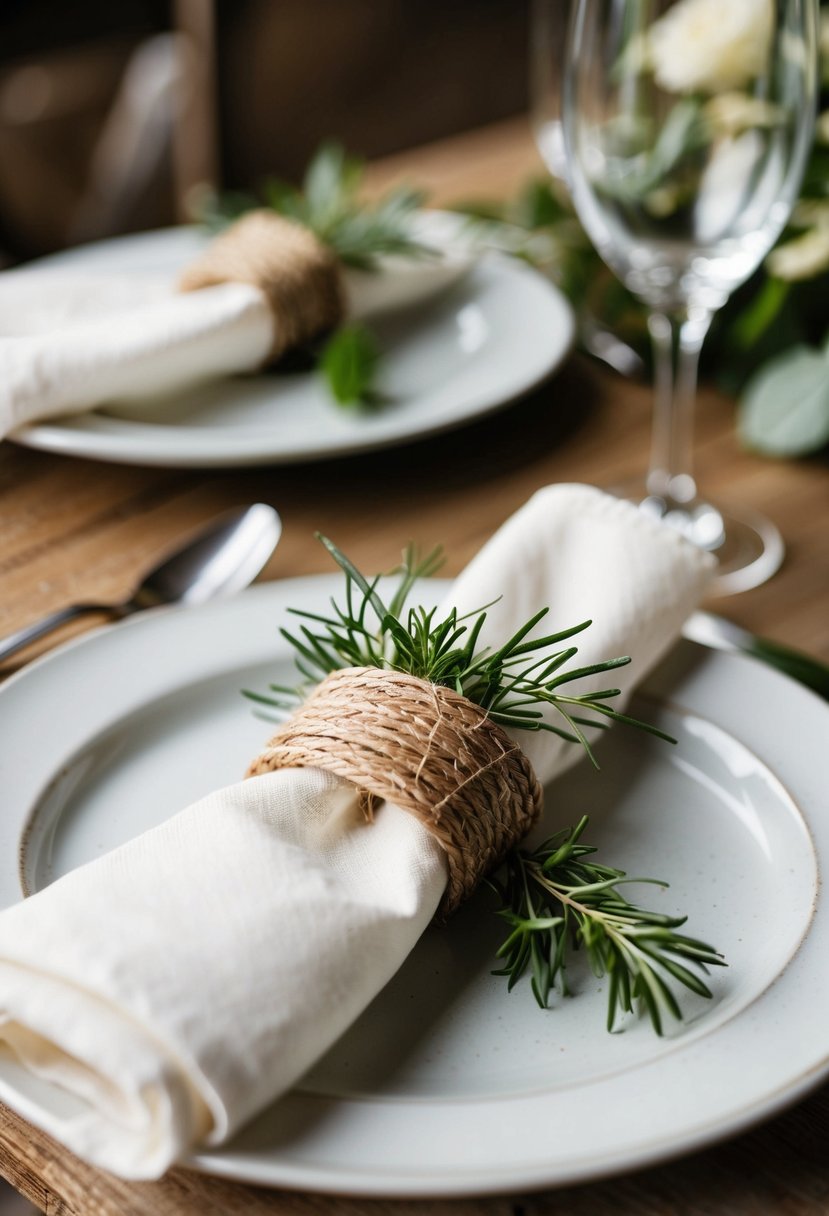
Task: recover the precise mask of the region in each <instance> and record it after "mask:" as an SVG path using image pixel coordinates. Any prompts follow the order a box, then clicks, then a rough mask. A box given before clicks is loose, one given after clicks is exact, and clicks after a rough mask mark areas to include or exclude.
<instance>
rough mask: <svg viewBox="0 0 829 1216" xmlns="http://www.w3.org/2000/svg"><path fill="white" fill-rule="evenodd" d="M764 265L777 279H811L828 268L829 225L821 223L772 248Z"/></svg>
mask: <svg viewBox="0 0 829 1216" xmlns="http://www.w3.org/2000/svg"><path fill="white" fill-rule="evenodd" d="M766 265H767V266H768V268H769V270H770V271H771V273H772V274H773V275H774V276H775V278H778V279H788V280H789V281H796V280H798V279H813V278H814V277H815V276H816V275H819V274H823V272H824V271H825V270H829V226H826V225H822V226H820V227H818V228H812V230H811V231H810V232H805V233H804V234H803V236H798V237H795V239H794V240H793V241H787V242H786V244H785V245H780V246H779V247H778V248H777V249H775V250H773V251H772V253H770V254H769V256H768V258H767V259H766Z"/></svg>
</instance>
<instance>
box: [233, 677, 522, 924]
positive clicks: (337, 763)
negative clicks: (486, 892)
mask: <svg viewBox="0 0 829 1216" xmlns="http://www.w3.org/2000/svg"><path fill="white" fill-rule="evenodd" d="M279 768H321V769H325V770H327V771H328V772H330V773H336V774H337V776H339V777H343V778H345V779H346V780H347V781H351V782H353V784H354V785H355V786H357V788H358V790H360V792H361V794H362V795H363V807H364V809H365V811H366V813H367V815H368V817H369V818H370V817H371V810H372V805H373V803H374V801H375V800H382V799H388V800H389V801H390V802H393V803H395V804H396V805H397V806H399V807H402V808H403V809H404V810H406V811H408V812H409V813H410V814H412V815H414V816H415V817H416V818H417V819H419V820H420V822H421V823H422V824H423V825H424V826H425V827H426V828H428V830H429V831H430V832H431V833H432V835H433V836H434V837H435V838H436V840H437V841H438V843H439V844H440V846H441V848H442V849H443V850H444V852H445V853H446V859H447V862H448V869H449V882H448V885H447V888H446V891H445V893H444V897H443V900H442V903H441V906H440V908H439V910H438V919H440V920H445V919H446V917H448V916H449V915H450V914H451V913H452V912H454V911H455V909H456V908H457V907H458V905H459V904H460V903H461V902H462V901H463V900H464V899H466V898H467V897H468V896H469V895H470V894H471V893H472V891H473V890H474V889H475V887H476V886H477V884H478V883H479V882H480V881H481V879H482V878H483V877H484V875H485V874H487V873H488V872H489V871H490V870H492V869H493V868H494V867H495V866H496V865H497V864H498V863H499V862H500V861H501V860H502V858H503V857H504V856H505V855H506V853H507V852H508V851H509V850H510V849H511V848H512V847H513V845H515V844H516V843H517V842H518V841H519V840H521V839H522V837H523V836H525V835H526V833H527V832H528V831H529V829H530V828H531V827H532V825H533V823H534V822H535V820H536V819H537V818H538V815H539V814H540V812H541V806H542V799H543V794H542V790H541V786H540V784H539V782H538V780H537V778H536V776H535V773H534V772H533V768H532V765H531V764H530V762H529V760H528V759H527V757H526V756H525V755H524V753H523V752H522V750H521V748H520V747H519V746H518V745H517V744H516V743H514V742H513V741H512V740H511V739H510V738H509V736H508V735H507V734H506V733H505V731H504V730H502V728H501V727H500V726H498V724H497V723H495V722H492V721H491V720H490V719H489V718H488V717H487V715H486V713H485V711H484V710H483V709H481V708H480V706H478V705H475V704H474V703H473V702H472V701H469V700H467V699H466V697H463V696H460V695H459V694H458V693H456V692H454V691H453V690H452V689H449V688H443V687H440V686H438V685H435V684H430V683H429V682H428V681H426V680H421V679H418V678H417V677H415V676H410V675H406V674H403V673H400V672H393V671H382V670H380V669H379V668H375V667H349V668H344V669H343V670H341V671H335V672H332V673H331V674H330V675H328V676H326V677H325V679H324V680H323V681H322V682H321V683H320V684H319V685H318V687H317V688H316V690H315V691H314V692H313V693H312V694H311V696H310V697H309V698H308V700H307V701H306V702H305V703H304V704H303V705H302V706H301V707H300V708H299V709H298V710H297V711H296V713H294V714H293V715H292V716H291V717H290V718H289V719H288V720H287V721H286V722H285V723H284V724H283V725H281V726H280V728H279V730H278V731H277V732H276V734H275V735H274V736H273V738H272V739H271V740H270V742H269V743H268V745H267V746H266V747H265V749H264V751H263V752H262V753H261V755H259V756H258V757H257V759H256V760H254V762H253V763H252V764H251V766H250V768H249V769H248V772H247V776H249V777H253V776H257V775H259V774H261V773H267V772H271V771H273V770H274V769H279Z"/></svg>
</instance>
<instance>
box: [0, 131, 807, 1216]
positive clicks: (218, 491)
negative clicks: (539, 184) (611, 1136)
mask: <svg viewBox="0 0 829 1216" xmlns="http://www.w3.org/2000/svg"><path fill="white" fill-rule="evenodd" d="M537 168H538V164H537V160H536V158H535V153H534V152H533V149H532V145H531V141H530V139H529V135H528V133H527V130H526V125H525V124H524V123H523V122H522V123H521V124H518V123H507V124H500V125H499V126H498V127H494V128H489V129H487V130H484V131H478V132H473V133H471V134H470V135H468V136H463V137H459V138H455V139H452V140H449V141H445V142H444V143H442V144H440V145H436V146H433V147H430V148H425V149H419V150H416V151H414V152H411V153H407V154H406V155H405V156H400V157H395V158H393V159H392V160H389V161H386V162H383V163H382V164H378V165H376V166H373V168H372V172H371V184H372V186H373V188H379V187H380V186H382V185H385V184H386V183H388V182H389V181H391V180H396V179H398V178H400V177H403V176H406V177H408V178H409V179H411V180H416V181H418V182H425V183H426V184H427V185H428V186H430V187H431V189H432V190H433V196H434V199H435V201H436V202H438V203H439V202H442V201H445V200H447V199H452V198H469V197H473V196H474V197H481V196H484V195H487V196H490V197H491V196H495V195H498V194H503V193H505V192H507V191H510V190H512V189H513V188H514V187H515V186H516V185H517V184H518V183H519V182H520V181H521V180H523V178H524V177H525V176H526V175H527V174H528V173H530V172H533V171H536V170H537ZM733 410H734V406H733V402H731V401H729V400H728V399H727V398H724V397H722V396H721V395H720V394H718V393H716V392H713V391H711V390H708V389H706V390H704V391H703V392H702V393H701V397H700V407H699V420H698V436H697V453H698V474H699V480H700V482H701V483H702V485H703V487H704V489H705V490H707V491H708V492H710V494H711V495H712V496H715V497H718V498H719V499H721V500H722V501H724V502H727V501H729V500H730V501H732V502H734V503H739V504H741V505H743V506H748V507H754V508H756V509H760V510H763V511H765V512H766V513H767V514H768V515H770V516H771V517H772V518H773V519H774V520H775V521H776V522H777V524H778V525H779V527H780V528H781V531H782V532H783V534H784V537H785V540H786V544H787V558H786V562H785V565H784V567H783V569H782V570H781V571H780V573H779V574H778V575H777V576H776V577H775V578H774V579H773V580H772V581H771V582H769V583H768V584H767V585H766V586H764V587H761V588H758V589H757V590H755V591H752V592H749V593H747V594H745V595H743V596H735V597H732V598H731V599H728V600H719V601H716V602H712V604H711V605H710V607H712V608H713V609H715V610H716V611H718V612H720V613H722V614H723V615H726V616H728V617H730V618H731V619H732V620H734V621H736V622H738V623H739V624H741V625H744V626H745V627H746V628H748V629H750V630H752V631H754V632H757V633H761V634H764V635H765V636H767V637H771V638H774V639H776V640H778V641H781V642H785V643H788V644H790V645H793V646H797V647H800V648H802V649H805V650H807V651H810V652H811V653H813V654H815V655H818V656H820V657H823V658H824V659H829V610H828V609H829V529H828V528H827V514H828V512H827V507H829V476H827V467H826V462H825V460H823V459H815V460H811V461H803V462H798V463H794V462H777V461H769V460H764V459H761V458H759V457H755V456H750V455H748V454H747V453H745V452H742V451H741V450H740V449H739V448H738V446H737V444H736V441H735V437H734V431H733ZM649 411H650V395H649V392H648V389H647V387H646V386H644V385H638V384H632V383H629V382H625V381H622V380H621V379H619V378H618V377H616V376H614V375H612V374H611V373H609V372H606V371H604V370H603V369H600V368H599V367H598V366H597V365H596V364H593V363H591V362H588V361H587V360H584V359H582V358H580V357H573V358H572V359H571V360H570V361H569V362H568V364H567V365H566V367H565V368H564V369H563V370H562V371H561V373H560V374H559V375H558V376H556V377H555V378H554V379H553V380H551V381H550V382H549V383H547V384H546V385H545V386H543V387H542V388H541V389H539V390H538V391H536V392H535V393H534V394H533V395H532V396H530V397H528V398H526V399H525V400H523V401H522V402H519V403H517V404H516V405H513V406H511V407H510V408H509V409H507V410H505V411H504V412H503V413H501V414H498V415H495V416H492V417H490V418H487V419H485V420H482V421H480V422H478V423H476V424H474V425H472V426H470V427H467V428H465V429H464V430H462V431H458V432H455V433H452V434H449V435H445V436H442V437H440V438H437V439H432V440H428V441H424V442H420V443H417V444H412V445H409V446H407V447H404V448H398V449H395V450H392V451H389V452H386V453H383V454H381V455H373V456H361V457H351V458H348V459H345V460H341V461H336V462H332V463H330V464H318V465H303V466H291V467H285V468H270V469H246V470H241V471H235V470H228V471H219V472H217V471H209V472H200V471H187V472H177V471H171V470H153V469H146V468H138V467H136V468H130V467H122V466H114V465H108V464H103V463H94V462H91V461H84V460H71V459H66V458H61V457H56V456H51V455H46V454H43V453H38V452H31V451H28V450H26V449H23V448H20V447H16V446H15V445H13V444H11V443H3V444H0V635H3V634H5V633H7V632H10V631H11V630H13V629H16V628H19V627H20V626H22V625H24V624H26V623H28V622H29V621H32V620H34V619H35V618H37V617H39V616H41V615H42V614H44V613H46V612H48V611H50V610H52V609H53V608H57V607H60V606H62V605H64V604H67V603H69V602H71V601H73V600H78V599H84V600H90V599H100V600H102V601H107V600H117V599H118V598H119V597H122V596H124V595H126V594H127V593H128V592H129V590H130V589H131V587H132V585H133V584H134V582H135V581H136V579H137V577H138V575H139V574H140V573H141V571H142V570H143V569H144V568H145V567H146V566H147V565H148V564H149V563H151V562H153V561H154V560H155V559H156V558H157V557H158V556H159V555H160V554H162V553H163V552H164V550H165V549H166V548H167V547H169V546H170V545H172V544H177V543H178V542H179V541H181V539H182V538H183V537H184V536H185V535H186V534H187V533H188V532H190V531H195V530H196V529H197V528H198V527H199V526H200V525H201V524H203V523H204V522H205V521H207V520H208V519H209V518H210V517H211V516H213V515H214V514H215V513H216V512H218V511H221V510H224V509H226V508H227V507H229V506H233V505H236V504H240V503H246V502H253V501H256V500H261V501H265V502H270V503H272V504H273V505H274V506H276V507H277V508H278V509H279V511H280V513H281V514H282V518H283V522H284V525H285V530H284V534H283V539H282V541H281V543H280V545H279V548H278V549H277V551H276V553H275V554H274V557H273V558H272V560H271V562H270V563H269V565H268V567H267V569H266V571H265V573H264V575H263V577H264V578H286V577H290V576H292V575H299V574H308V573H313V572H316V571H323V570H326V569H330V565H329V563H328V561H327V560H326V556H325V554H324V553H323V551H322V550H321V549H320V547H319V546H318V545H317V544H316V543H315V542H314V540H313V533H314V531H315V530H317V529H321V530H322V531H324V532H326V533H327V534H328V535H331V536H332V537H334V538H335V539H336V540H337V541H338V542H339V543H340V544H341V545H342V546H343V547H344V548H345V549H346V550H347V551H348V552H349V554H350V555H351V556H352V557H354V558H355V559H356V561H357V562H358V563H359V564H361V565H363V566H364V567H368V568H370V569H371V568H374V569H382V568H386V567H389V566H391V565H392V564H393V563H394V562H395V560H396V558H397V556H398V554H399V551H400V548H401V546H402V545H403V544H404V543H405V542H406V541H407V540H409V539H413V540H415V541H418V542H420V543H421V544H423V545H430V544H434V543H438V542H440V543H442V544H444V545H445V546H446V549H447V551H448V563H447V571H446V572H447V573H449V574H452V573H454V572H456V571H458V570H459V569H460V568H461V567H462V566H463V565H464V564H465V563H466V561H468V559H469V558H470V557H471V556H472V554H473V553H474V552H475V551H476V550H477V549H478V547H479V546H480V545H481V543H482V542H483V541H484V540H485V539H486V538H487V537H488V536H489V535H490V534H491V533H492V532H493V531H494V529H495V528H497V527H498V525H499V524H500V523H502V522H503V520H504V519H505V518H506V517H507V516H508V515H509V514H510V513H511V512H512V511H513V510H515V509H516V508H517V507H518V506H520V504H521V503H522V502H523V501H524V500H525V499H526V498H527V497H528V496H529V495H530V494H531V493H532V492H533V490H535V489H536V488H537V487H539V486H541V485H544V484H547V483H548V482H553V481H588V482H592V483H595V484H597V485H605V486H612V485H614V484H616V483H618V482H619V481H622V480H624V479H627V478H629V477H632V476H634V475H636V474H638V473H640V472H641V471H642V469H643V466H644V462H645V459H646V453H647V442H648V423H649ZM94 623H95V622H93V621H89V622H84V623H83V624H82V625H80V626H79V625H76V626H75V627H74V628H75V630H76V631H78V630H79V629H85V628H89V627H90V626H91V625H92V624H94ZM70 632H71V631H70V630H67V631H64V633H63V634H62V635H61V638H63V637H66V636H69V635H70ZM56 640H57V639H56V638H54V637H53V638H50V639H47V640H44V641H43V642H41V643H39V644H36V645H35V646H32V647H31V648H30V649H29V650H28V651H26V652H21V654H20V655H18V656H15V657H14V658H13V659H11V660H9V661H8V662H7V663H6V664H5V666H2V667H0V675H2V674H9V673H10V672H12V671H13V670H15V669H16V668H17V667H19V666H21V665H22V664H23V663H25V662H28V661H29V660H30V659H31V658H33V657H34V656H35V655H36V654H38V653H39V652H40V651H42V650H44V649H47V648H49V647H51V646H53V645H54V644H55V641H56ZM769 712H773V707H769ZM0 728H1V726H0ZM785 729H793V728H792V727H791V724H781V730H785ZM828 1037H829V1036H828ZM780 1050H781V1051H782V1050H785V1043H784V1042H783V1041H782V1040H781V1047H780ZM631 1117H632V1118H635V1111H632V1112H631ZM551 1134H554V1133H553V1132H551ZM827 1143H829V1088H826V1087H824V1088H822V1089H819V1090H818V1091H817V1092H816V1093H814V1094H813V1095H812V1096H811V1097H810V1098H808V1099H807V1100H806V1101H804V1102H801V1103H800V1104H799V1105H798V1106H796V1107H795V1108H793V1109H792V1110H790V1111H789V1112H788V1113H785V1114H782V1115H779V1116H778V1117H777V1118H775V1119H773V1120H772V1121H771V1122H768V1123H766V1124H765V1125H764V1126H763V1127H761V1128H759V1129H757V1130H755V1131H750V1132H746V1133H744V1134H743V1135H742V1136H740V1137H739V1138H737V1139H735V1140H733V1141H732V1142H730V1143H728V1144H723V1145H719V1146H717V1147H714V1148H710V1149H708V1150H707V1151H705V1152H702V1153H697V1154H695V1155H693V1156H690V1157H688V1158H686V1159H684V1160H683V1161H681V1162H676V1163H674V1164H668V1165H664V1166H661V1167H659V1168H656V1169H650V1170H646V1171H642V1172H639V1173H637V1174H633V1175H631V1176H629V1177H625V1178H620V1179H615V1180H612V1181H603V1182H597V1183H594V1184H592V1185H589V1186H584V1187H579V1188H568V1189H567V1190H561V1191H556V1192H551V1193H549V1194H546V1195H533V1196H525V1197H503V1198H493V1199H491V1200H479V1199H476V1200H469V1201H440V1200H434V1201H419V1202H393V1201H368V1200H363V1199H347V1198H343V1199H333V1198H331V1197H321V1196H313V1195H304V1196H303V1195H295V1194H289V1193H283V1192H269V1191H264V1190H258V1189H255V1188H250V1187H245V1186H240V1185H234V1184H231V1183H226V1182H221V1181H218V1180H215V1179H209V1178H206V1177H202V1176H200V1175H197V1174H194V1173H189V1172H186V1171H182V1170H175V1171H173V1172H172V1173H171V1174H170V1175H168V1176H167V1177H166V1178H165V1179H164V1180H162V1181H161V1182H158V1183H149V1184H142V1185H136V1184H128V1183H125V1182H122V1181H120V1180H118V1179H115V1178H112V1177H110V1176H108V1175H105V1174H103V1173H101V1172H100V1171H97V1170H93V1169H91V1168H90V1167H88V1166H86V1165H84V1164H83V1163H81V1162H80V1161H78V1160H77V1159H76V1158H74V1157H72V1156H71V1154H69V1153H67V1152H66V1151H65V1150H64V1149H62V1148H61V1147H59V1146H58V1145H56V1144H55V1143H54V1142H53V1141H51V1140H50V1139H49V1138H48V1137H46V1136H44V1135H42V1134H41V1133H39V1132H37V1131H35V1130H34V1129H33V1128H31V1127H29V1126H28V1125H26V1124H24V1123H23V1122H22V1121H21V1120H20V1119H18V1118H17V1117H16V1116H14V1115H12V1114H11V1113H10V1112H5V1111H2V1109H0V1173H2V1174H3V1175H4V1176H5V1177H6V1178H8V1179H9V1180H10V1181H11V1182H12V1183H13V1184H14V1185H15V1186H16V1187H17V1188H18V1189H19V1190H20V1191H21V1192H22V1193H23V1194H25V1195H26V1196H28V1197H29V1198H30V1199H31V1200H32V1201H33V1202H34V1203H35V1204H36V1205H37V1206H38V1207H39V1208H40V1209H41V1210H42V1211H44V1212H48V1213H50V1216H58V1214H67V1216H68V1214H71V1216H139V1214H140V1216H185V1214H186V1216H191V1214H192V1216H197V1214H198V1216H213V1214H214V1213H215V1214H216V1216H219V1214H222V1216H231V1214H235V1213H243V1212H244V1213H245V1214H246V1216H258V1214H259V1213H263V1214H264V1213H274V1214H277V1213H278V1214H280V1216H316V1214H318V1213H332V1216H357V1214H358V1213H359V1214H360V1216H362V1214H365V1216H444V1214H445V1216H472V1214H473V1213H480V1214H482V1216H507V1214H511V1216H522V1214H523V1216H564V1214H565V1213H567V1214H572V1216H611V1213H613V1214H614V1216H617V1214H618V1213H620V1212H621V1213H631V1214H635V1216H818V1214H825V1213H827V1212H829V1154H827V1151H826V1145H827Z"/></svg>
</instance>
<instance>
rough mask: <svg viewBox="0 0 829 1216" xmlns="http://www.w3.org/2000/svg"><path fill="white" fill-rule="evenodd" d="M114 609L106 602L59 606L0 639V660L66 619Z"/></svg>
mask: <svg viewBox="0 0 829 1216" xmlns="http://www.w3.org/2000/svg"><path fill="white" fill-rule="evenodd" d="M115 611H117V610H116V609H114V608H111V607H109V606H108V605H106V604H69V605H68V606H67V607H66V608H59V609H58V610H57V612H51V613H50V614H49V616H45V617H43V619H42V620H40V621H35V622H34V624H33V625H26V626H25V627H24V628H23V629H18V631H17V632H16V633H11V634H9V636H8V637H7V638H3V639H2V641H0V661H2V660H3V659H5V658H8V656H9V655H10V654H14V653H15V651H17V650H22V649H23V647H24V646H28V644H29V642H34V641H35V639H36V638H41V637H43V635H44V633H51V631H52V630H53V629H57V627H58V626H59V625H65V624H66V623H67V621H74V620H75V619H76V618H77V617H79V616H85V615H86V614H87V613H88V612H110V613H111V612H115Z"/></svg>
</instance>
